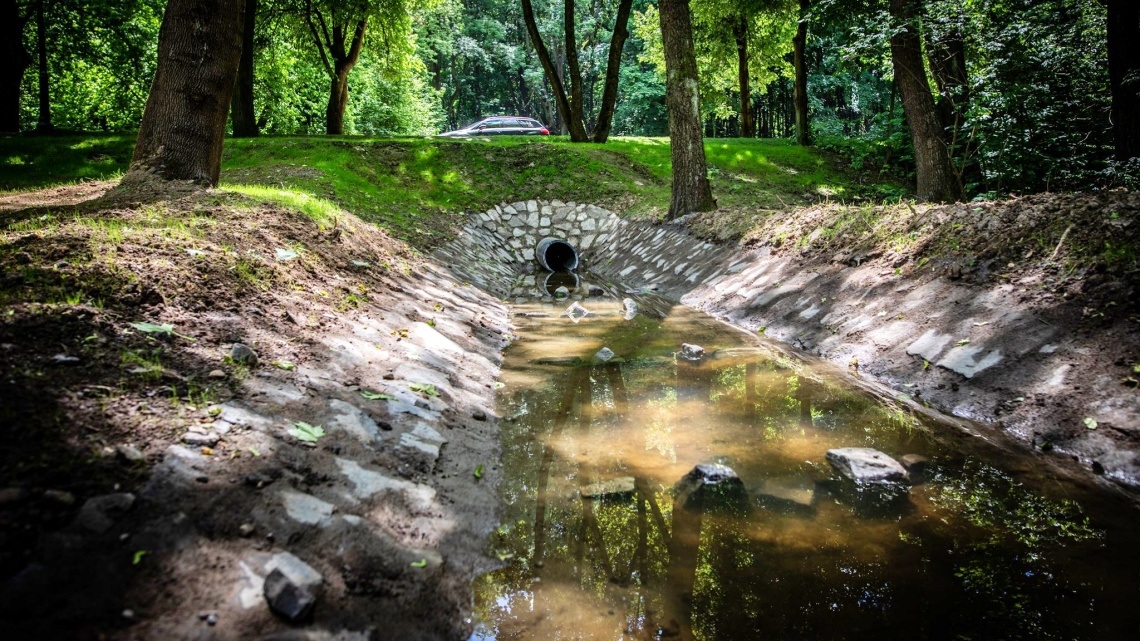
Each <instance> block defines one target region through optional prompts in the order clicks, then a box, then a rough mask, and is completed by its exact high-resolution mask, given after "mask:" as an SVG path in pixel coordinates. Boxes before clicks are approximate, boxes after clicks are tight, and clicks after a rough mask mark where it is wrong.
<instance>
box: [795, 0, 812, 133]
mask: <svg viewBox="0 0 1140 641" xmlns="http://www.w3.org/2000/svg"><path fill="white" fill-rule="evenodd" d="M810 6H811V0H800V22H799V25H797V26H796V35H795V38H793V40H792V50H793V53H792V62H793V64H794V66H795V71H796V80H795V92H794V96H793V101H794V102H795V107H796V143H797V144H800V145H803V146H805V147H806V146H808V145H810V144H811V123H810V122H809V121H808V96H807V57H806V56H805V49H806V48H807V32H808V15H807V11H808V8H809V7H810Z"/></svg>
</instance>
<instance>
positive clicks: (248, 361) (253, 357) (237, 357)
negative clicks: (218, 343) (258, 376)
mask: <svg viewBox="0 0 1140 641" xmlns="http://www.w3.org/2000/svg"><path fill="white" fill-rule="evenodd" d="M230 358H232V359H233V361H234V362H235V363H241V364H243V365H248V366H250V367H257V363H258V360H259V359H258V358H257V352H255V351H253V348H251V347H250V346H249V345H245V344H242V343H234V345H233V347H231V348H230Z"/></svg>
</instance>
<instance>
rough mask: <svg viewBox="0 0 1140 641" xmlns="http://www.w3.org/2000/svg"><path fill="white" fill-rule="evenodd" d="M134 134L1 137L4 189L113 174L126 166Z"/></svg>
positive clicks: (0, 168)
mask: <svg viewBox="0 0 1140 641" xmlns="http://www.w3.org/2000/svg"><path fill="white" fill-rule="evenodd" d="M134 148H135V136H134V135H113V136H108V135H94V136H58V137H57V136H11V137H7V138H0V191H16V190H27V189H43V188H45V187H52V186H55V185H61V184H67V183H75V182H80V181H83V180H101V179H104V178H113V177H115V176H118V175H119V174H121V173H122V172H123V171H124V170H126V168H127V165H128V164H130V161H131V153H132V152H133V151H134Z"/></svg>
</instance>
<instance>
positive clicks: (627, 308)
mask: <svg viewBox="0 0 1140 641" xmlns="http://www.w3.org/2000/svg"><path fill="white" fill-rule="evenodd" d="M621 305H622V316H623V317H624V318H625V319H626V320H633V317H634V316H637V301H635V300H633V299H632V298H623V299H622V301H621Z"/></svg>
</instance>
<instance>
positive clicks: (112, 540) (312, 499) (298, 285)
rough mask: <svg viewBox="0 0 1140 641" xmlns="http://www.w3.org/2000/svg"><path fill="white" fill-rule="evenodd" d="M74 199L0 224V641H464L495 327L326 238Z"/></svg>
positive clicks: (254, 213) (186, 202)
mask: <svg viewBox="0 0 1140 641" xmlns="http://www.w3.org/2000/svg"><path fill="white" fill-rule="evenodd" d="M80 191H81V192H82V193H78V194H60V193H58V192H59V190H55V193H52V194H49V195H47V196H45V198H40V199H37V198H34V197H31V198H29V197H28V196H27V195H22V196H21V197H20V198H17V199H15V201H14V205H12V206H9V207H6V211H3V212H2V213H0V215H2V216H3V223H4V224H3V227H4V229H5V231H4V232H3V237H2V239H3V242H2V244H0V274H2V278H3V283H2V285H0V291H2V292H3V305H4V309H5V310H6V311H5V314H4V316H3V318H0V352H2V354H3V357H2V359H0V397H2V399H3V402H2V403H0V419H2V421H0V423H2V425H3V434H2V438H3V440H4V443H5V447H4V449H3V455H2V459H0V488H2V491H0V537H2V542H3V545H2V550H3V552H2V554H0V609H2V611H3V612H2V614H0V636H2V637H3V638H5V639H49V638H52V639H64V638H80V639H85V638H116V639H250V638H262V637H266V638H290V639H301V638H304V639H332V638H336V639H372V638H391V639H440V638H462V637H464V636H465V635H466V634H467V633H468V631H467V629H468V627H469V624H468V623H465V618H466V617H467V616H468V614H469V612H470V599H471V596H470V581H471V579H472V577H473V576H474V575H475V574H476V573H478V572H481V571H485V570H486V569H488V568H489V567H491V561H490V560H489V559H488V558H487V557H486V556H485V554H484V548H485V547H486V536H487V534H488V533H489V532H490V530H491V529H492V528H493V527H494V526H495V524H496V520H495V514H494V513H495V505H496V500H495V495H494V491H493V489H492V488H493V484H494V483H495V481H496V479H497V478H498V470H497V463H496V461H497V460H498V457H499V454H498V452H499V445H498V440H497V430H496V417H495V414H494V411H493V408H494V389H493V385H492V382H493V381H494V378H495V376H496V375H497V373H498V367H499V363H500V351H501V349H502V348H503V347H504V346H505V345H506V344H507V340H508V335H507V333H506V332H507V327H508V325H507V315H506V314H507V310H506V307H505V306H504V305H502V304H501V303H500V302H498V301H497V300H496V299H494V298H492V297H491V296H489V295H487V294H486V293H484V292H482V291H480V290H478V289H476V288H474V287H471V286H469V285H464V284H463V283H461V282H458V281H457V280H456V279H455V278H453V277H452V276H451V275H450V274H449V272H448V271H447V270H446V268H445V267H444V266H442V265H440V264H438V263H436V262H434V261H432V260H430V259H426V258H424V257H423V256H420V255H417V254H416V253H414V252H413V251H411V250H410V249H409V248H408V247H407V246H406V245H402V244H401V243H398V242H396V241H393V240H392V239H390V238H389V237H388V236H386V235H385V234H384V233H383V232H381V231H379V230H378V229H377V228H376V227H374V226H372V225H369V224H366V223H362V222H360V221H359V220H357V219H356V218H355V217H353V216H351V215H349V214H347V213H345V212H343V211H341V212H334V213H332V214H330V213H329V212H328V210H327V209H323V210H322V209H313V210H312V213H311V217H306V216H305V215H303V214H300V213H297V212H295V211H288V210H284V209H279V208H274V207H268V206H264V205H261V204H258V203H256V202H253V201H250V200H247V199H245V198H242V197H238V196H234V195H227V194H222V193H199V194H194V195H190V196H185V197H178V198H176V199H173V200H165V199H158V200H155V201H154V202H149V203H146V204H138V205H131V204H126V205H124V204H116V203H113V202H100V201H90V199H89V196H90V195H91V193H92V192H91V189H90V187H89V186H88V187H83V188H80ZM70 196H75V197H74V198H71V197H70ZM51 199H54V200H51ZM85 199H86V202H80V203H79V204H74V202H75V201H83V200H85ZM48 200H51V202H52V203H54V205H53V206H52V207H51V208H50V209H49V208H46V207H45V206H46V205H47V204H48ZM28 203H35V204H39V205H44V206H41V207H38V208H32V209H29V208H27V204H28ZM163 326H167V327H166V328H164V327H163ZM242 346H245V347H244V348H243V347H242ZM245 348H249V349H248V350H247V349H245ZM250 350H252V352H253V353H255V354H256V360H255V359H254V358H253V357H251V356H250ZM476 469H478V470H479V474H478V475H477V476H476V475H475V474H474V471H475V470H476ZM274 570H277V571H279V572H281V573H282V574H283V575H284V576H285V578H286V579H287V580H288V582H289V583H290V584H291V585H292V586H293V587H294V588H297V590H293V591H288V590H287V591H285V592H284V593H279V594H278V595H277V596H278V599H279V601H280V602H279V603H277V605H278V606H279V608H278V609H279V610H281V611H282V612H286V611H290V610H291V609H292V611H294V612H303V610H304V607H303V606H304V601H305V599H306V598H308V597H305V596H304V594H302V593H301V592H300V590H303V591H304V592H306V593H308V594H309V595H310V596H311V597H315V599H316V602H315V607H313V608H312V610H311V613H310V614H302V616H301V617H300V619H301V621H300V623H298V624H296V625H293V624H290V623H289V622H288V621H287V620H286V617H283V616H281V615H280V614H275V613H274V612H273V611H271V609H270V603H271V602H272V601H273V599H267V598H266V596H265V592H266V590H265V588H264V581H265V579H266V577H267V576H271V574H272V572H273V571H274ZM280 635H285V636H280Z"/></svg>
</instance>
